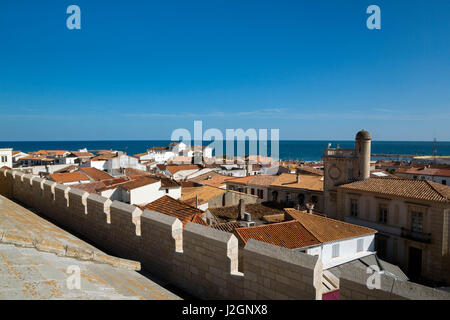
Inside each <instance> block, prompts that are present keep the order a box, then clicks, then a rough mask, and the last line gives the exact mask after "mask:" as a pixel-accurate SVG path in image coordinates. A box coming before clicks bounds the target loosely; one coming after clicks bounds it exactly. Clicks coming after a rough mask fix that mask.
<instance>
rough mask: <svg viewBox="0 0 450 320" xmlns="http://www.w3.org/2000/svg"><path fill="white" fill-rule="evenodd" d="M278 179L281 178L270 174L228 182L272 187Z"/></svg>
mask: <svg viewBox="0 0 450 320" xmlns="http://www.w3.org/2000/svg"><path fill="white" fill-rule="evenodd" d="M278 178H279V176H274V175H268V174H256V175H253V176H246V177H240V178H234V179H231V180H228V182H232V183H239V184H246V185H255V186H262V187H266V186H270V185H271V184H272V183H273V182H274V181H276V180H277V179H278Z"/></svg>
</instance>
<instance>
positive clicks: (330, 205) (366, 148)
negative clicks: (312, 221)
mask: <svg viewBox="0 0 450 320" xmlns="http://www.w3.org/2000/svg"><path fill="white" fill-rule="evenodd" d="M371 140H372V139H371V137H370V133H369V132H367V131H365V130H361V131H359V132H358V133H357V134H356V138H355V148H354V149H341V148H339V145H338V146H337V147H336V148H330V147H329V148H328V149H325V150H324V155H323V157H322V159H323V164H324V196H325V214H326V215H327V216H329V217H331V218H334V217H336V189H337V186H339V185H341V184H346V183H350V182H354V181H360V180H365V179H369V177H370V153H371V152H370V150H371Z"/></svg>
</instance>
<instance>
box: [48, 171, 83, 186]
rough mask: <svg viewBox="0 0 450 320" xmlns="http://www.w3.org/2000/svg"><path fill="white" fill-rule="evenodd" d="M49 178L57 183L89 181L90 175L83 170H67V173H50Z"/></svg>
mask: <svg viewBox="0 0 450 320" xmlns="http://www.w3.org/2000/svg"><path fill="white" fill-rule="evenodd" d="M49 178H50V179H51V180H53V181H55V182H57V183H68V182H75V181H89V178H88V176H86V175H85V174H84V173H83V172H80V171H75V172H66V173H52V174H50V175H49Z"/></svg>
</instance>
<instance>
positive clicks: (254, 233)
mask: <svg viewBox="0 0 450 320" xmlns="http://www.w3.org/2000/svg"><path fill="white" fill-rule="evenodd" d="M235 233H236V235H237V236H238V238H239V239H240V240H241V241H242V242H244V243H247V241H248V240H249V239H254V240H258V241H262V242H266V243H270V244H273V245H276V246H279V247H284V248H288V249H295V248H302V247H307V246H311V245H317V244H320V241H319V240H317V238H316V237H314V235H313V234H311V232H309V231H308V230H306V229H305V227H303V225H302V224H301V223H300V222H298V221H295V220H292V221H287V222H280V223H272V224H265V225H260V226H256V227H248V228H239V229H236V230H235Z"/></svg>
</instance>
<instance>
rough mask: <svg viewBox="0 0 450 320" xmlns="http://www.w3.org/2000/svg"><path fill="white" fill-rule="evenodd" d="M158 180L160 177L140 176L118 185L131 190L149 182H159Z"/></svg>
mask: <svg viewBox="0 0 450 320" xmlns="http://www.w3.org/2000/svg"><path fill="white" fill-rule="evenodd" d="M158 181H159V180H158V179H155V178H152V177H138V178H136V179H134V180H130V181H127V182H124V183H121V184H119V185H118V187H119V188H122V189H125V190H128V191H129V190H133V189H137V188H140V187H143V186H146V185H149V184H153V183H157V182H158Z"/></svg>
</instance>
